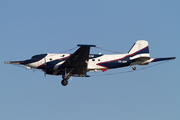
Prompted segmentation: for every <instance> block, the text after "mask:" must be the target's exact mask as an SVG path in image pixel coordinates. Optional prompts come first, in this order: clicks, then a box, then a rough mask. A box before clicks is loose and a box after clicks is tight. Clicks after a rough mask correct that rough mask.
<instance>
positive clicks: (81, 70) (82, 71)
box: [58, 45, 96, 76]
mask: <svg viewBox="0 0 180 120" xmlns="http://www.w3.org/2000/svg"><path fill="white" fill-rule="evenodd" d="M77 46H80V48H79V49H78V50H76V52H74V53H73V54H72V55H71V56H70V57H69V58H68V59H67V60H66V61H65V62H64V63H63V64H62V65H61V66H59V68H58V70H60V71H61V72H63V73H64V74H66V73H70V74H79V75H84V76H86V73H87V64H88V61H89V52H90V47H96V46H95V45H77Z"/></svg>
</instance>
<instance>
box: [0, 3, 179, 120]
mask: <svg viewBox="0 0 180 120" xmlns="http://www.w3.org/2000/svg"><path fill="white" fill-rule="evenodd" d="M179 4H180V2H179V1H178V0H173V1H170V0H151V1H146V0H136V1H134V0H126V1H120V0H113V1H112V0H111V1H110V0H91V1H84V0H76V1H72V0H69V1H64V0H57V1H56V0H51V1H47V0H39V1H36V0H31V1H22V0H17V1H11V0H1V1H0V16H1V17H0V40H1V44H0V54H1V59H0V64H1V67H0V70H1V76H0V119H1V120H12V119H13V120H32V119H35V120H36V119H38V120H50V119H51V120H59V119H62V120H72V119H77V120H92V119H95V120H99V119H103V120H109V119H114V120H116V119H123V120H132V119H133V120H179V119H180V114H179V113H180V102H179V101H180V96H179V93H180V88H179V86H180V81H179V80H180V76H179V67H180V64H179V62H178V61H179V60H178V59H179V44H180V41H179V39H180V37H179V32H180V22H179V21H180V15H179V12H180V8H179ZM137 40H147V41H148V42H149V48H150V54H151V56H152V57H170V56H176V57H177V58H176V60H173V61H170V62H166V63H164V64H161V65H158V66H154V67H151V68H148V69H145V70H140V71H136V72H129V73H125V74H116V75H109V76H100V77H90V78H72V81H71V80H70V81H69V84H68V86H67V87H63V86H61V85H60V81H61V80H62V78H61V76H49V75H47V76H46V78H45V77H44V74H43V73H42V72H35V73H33V71H31V70H26V69H23V68H19V67H16V66H13V65H6V64H4V61H8V60H24V59H28V58H30V57H31V56H33V55H35V54H40V53H59V52H62V51H65V50H68V49H71V48H74V47H76V45H77V44H95V45H97V46H98V47H102V48H105V49H109V50H113V51H118V52H122V53H126V52H128V50H129V49H130V48H131V46H132V45H133V44H134V43H135V42H136V41H137ZM74 51H75V50H74ZM74 51H70V53H73V52H74ZM99 52H101V53H103V54H106V53H108V54H109V52H107V51H103V50H100V49H96V48H92V49H91V53H99ZM151 65H154V64H151ZM151 65H149V66H151ZM136 67H137V69H138V68H142V67H141V66H136ZM129 70H131V68H130V67H128V68H120V69H116V70H112V71H111V70H110V71H107V72H106V73H107V74H109V73H113V72H123V71H129ZM106 73H102V72H99V73H94V74H106ZM90 74H93V73H90Z"/></svg>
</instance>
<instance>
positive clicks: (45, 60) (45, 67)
mask: <svg viewBox="0 0 180 120" xmlns="http://www.w3.org/2000/svg"><path fill="white" fill-rule="evenodd" d="M44 62H45V64H44V67H45V71H44V77H46V70H47V67H46V58H44Z"/></svg>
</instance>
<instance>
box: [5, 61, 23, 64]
mask: <svg viewBox="0 0 180 120" xmlns="http://www.w3.org/2000/svg"><path fill="white" fill-rule="evenodd" d="M23 62H24V61H5V62H4V63H5V64H22V63H23Z"/></svg>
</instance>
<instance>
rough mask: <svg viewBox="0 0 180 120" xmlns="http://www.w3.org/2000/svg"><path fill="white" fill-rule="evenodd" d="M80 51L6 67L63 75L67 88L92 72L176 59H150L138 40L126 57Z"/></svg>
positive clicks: (144, 44)
mask: <svg viewBox="0 0 180 120" xmlns="http://www.w3.org/2000/svg"><path fill="white" fill-rule="evenodd" d="M77 46H80V48H79V49H78V50H77V51H75V52H74V53H73V54H49V53H48V54H39V55H35V56H33V57H32V58H31V59H29V60H25V61H9V62H5V63H6V64H19V65H25V66H27V68H28V69H31V68H33V69H41V70H42V71H44V73H45V74H49V75H62V78H63V80H62V81H61V84H62V85H63V86H66V85H67V84H68V79H69V78H70V77H71V76H76V77H89V76H88V75H87V72H89V71H103V72H104V71H107V70H108V69H114V68H120V67H127V66H131V67H132V69H133V70H136V67H134V65H148V64H149V63H151V62H158V61H163V60H170V59H175V57H168V58H150V54H149V47H148V42H147V41H145V40H138V41H137V42H136V43H135V44H134V45H133V47H132V48H131V49H130V51H129V52H128V53H125V54H112V55H103V54H89V52H90V47H96V46H95V45H77Z"/></svg>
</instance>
